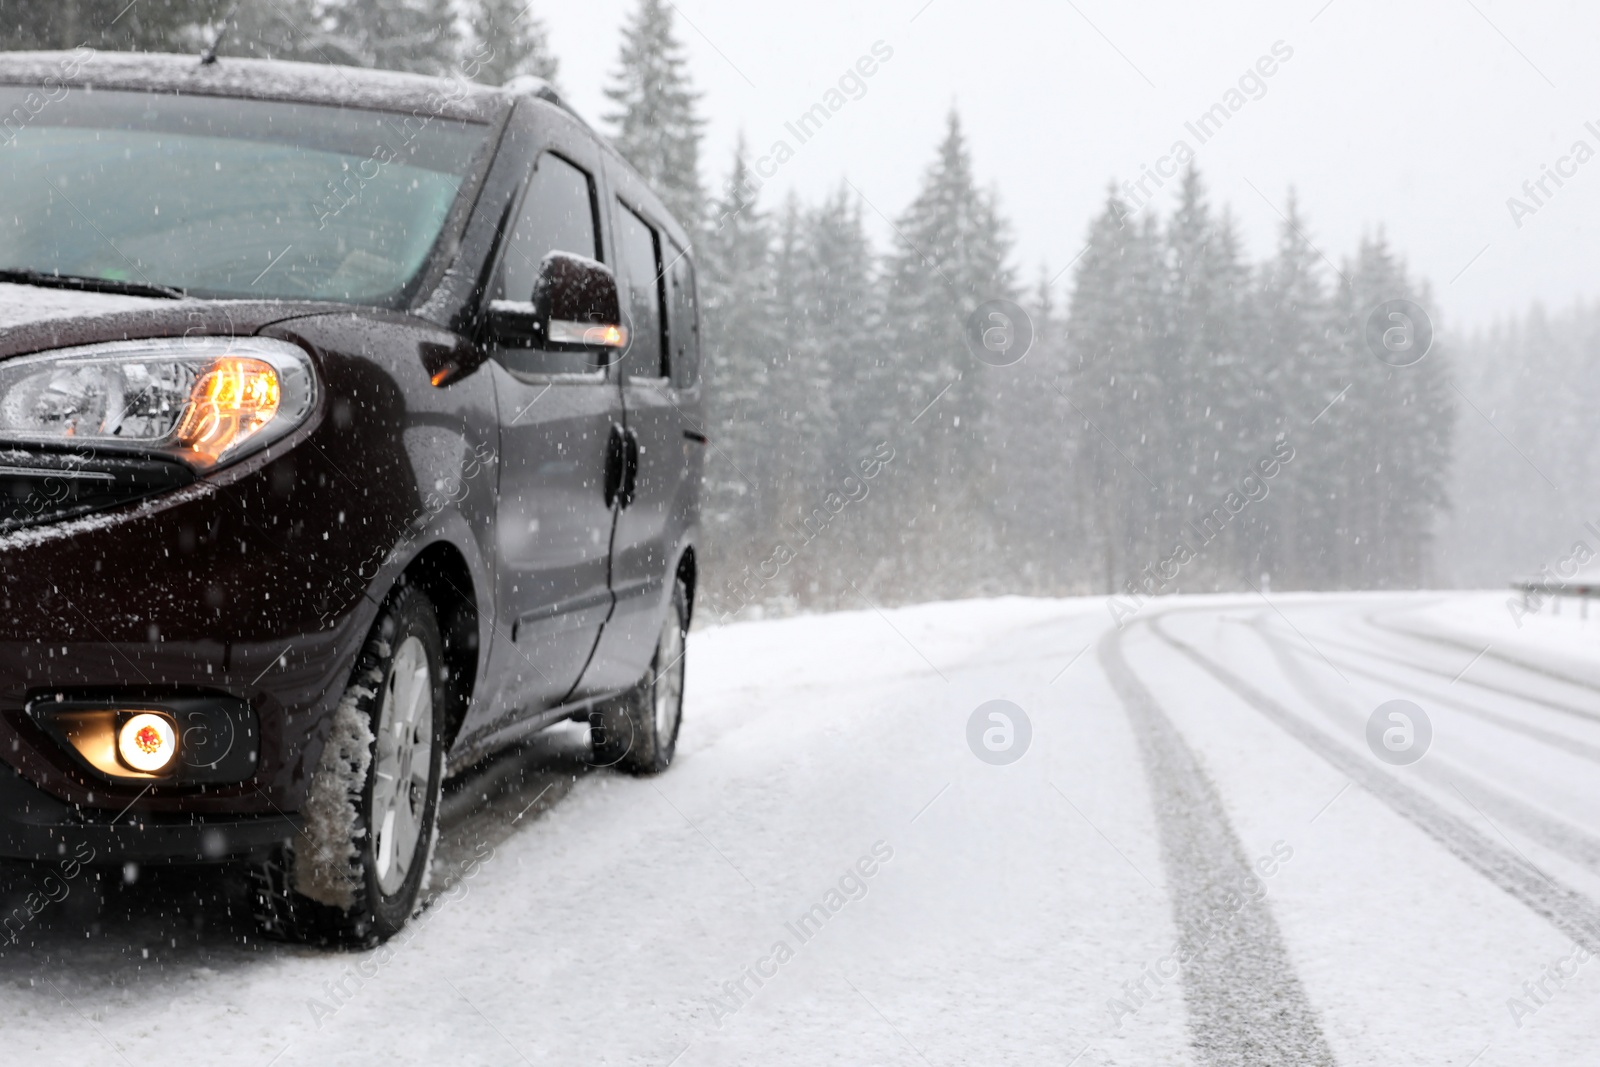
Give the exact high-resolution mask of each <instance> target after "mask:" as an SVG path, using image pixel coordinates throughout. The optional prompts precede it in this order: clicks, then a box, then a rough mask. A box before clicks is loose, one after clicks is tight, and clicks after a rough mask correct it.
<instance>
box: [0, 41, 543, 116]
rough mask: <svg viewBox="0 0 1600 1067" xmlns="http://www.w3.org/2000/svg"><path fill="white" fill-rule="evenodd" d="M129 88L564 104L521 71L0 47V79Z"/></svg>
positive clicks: (445, 104)
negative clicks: (456, 74)
mask: <svg viewBox="0 0 1600 1067" xmlns="http://www.w3.org/2000/svg"><path fill="white" fill-rule="evenodd" d="M47 81H48V82H50V83H52V84H54V83H60V84H62V85H65V86H69V87H73V86H93V87H96V88H102V89H132V90H143V91H146V92H163V93H177V94H184V93H188V94H194V95H198V96H229V97H237V98H240V99H251V100H278V101H288V102H293V103H307V104H328V105H333V106H342V107H360V108H372V109H375V110H380V111H400V112H405V113H408V114H411V113H418V114H426V115H432V116H434V117H436V118H448V119H462V120H466V121H475V122H486V121H489V120H490V119H491V118H493V117H494V116H495V115H496V114H498V113H500V112H501V111H502V110H503V109H504V108H505V107H506V106H507V105H509V104H510V102H511V101H512V100H513V99H514V98H515V97H517V96H536V97H539V98H541V99H544V100H547V101H549V102H550V103H553V104H557V105H558V106H562V107H565V105H564V104H562V102H561V100H560V98H559V97H558V96H557V95H556V93H555V91H554V90H553V89H551V88H550V86H549V85H548V84H547V83H544V82H541V81H538V80H537V79H526V78H524V79H518V81H517V83H516V84H515V85H514V86H512V87H510V88H507V89H502V88H497V87H494V86H487V85H479V84H477V83H475V82H470V81H466V80H464V79H454V78H435V77H429V76H427V75H422V74H405V73H401V72H399V71H392V70H369V69H366V68H362V67H343V66H335V65H333V64H322V63H296V62H291V61H288V60H280V59H234V58H231V57H229V56H226V55H224V56H221V57H219V58H218V59H217V60H216V61H215V62H212V63H202V62H201V61H200V57H199V56H196V55H164V54H160V53H153V52H99V51H94V50H92V49H88V48H84V49H79V50H78V51H77V52H0V85H39V84H44V83H46V82H47Z"/></svg>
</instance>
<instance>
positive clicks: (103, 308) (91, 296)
mask: <svg viewBox="0 0 1600 1067" xmlns="http://www.w3.org/2000/svg"><path fill="white" fill-rule="evenodd" d="M174 303H176V301H173V300H168V299H165V298H163V297H150V296H123V295H121V294H119V293H86V292H80V291H79V290H76V289H47V288H45V287H44V286H39V285H13V284H11V283H9V282H0V333H3V332H4V331H6V330H10V329H14V328H15V327H18V326H26V325H27V324H29V323H33V322H49V321H50V320H52V319H82V318H89V317H93V316H96V315H115V314H116V313H117V312H119V311H145V310H148V309H149V308H151V307H154V306H157V305H169V306H170V305H172V304H174Z"/></svg>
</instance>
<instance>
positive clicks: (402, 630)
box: [256, 586, 446, 944]
mask: <svg viewBox="0 0 1600 1067" xmlns="http://www.w3.org/2000/svg"><path fill="white" fill-rule="evenodd" d="M443 665H444V642H443V640H442V639H441V637H440V634H439V624H438V621H437V619H436V618H435V616H434V612H433V607H432V605H431V604H430V603H429V602H428V598H427V597H426V596H424V595H423V594H422V592H421V591H420V590H417V589H415V588H412V587H409V586H408V587H403V588H401V589H400V590H399V591H398V592H396V593H395V594H394V595H393V596H392V597H391V598H390V599H389V601H388V603H387V604H386V605H385V607H384V610H383V611H382V612H381V613H380V614H379V617H378V621H377V622H376V623H375V624H374V626H373V629H372V633H371V635H370V636H369V638H368V640H367V644H366V647H365V649H364V650H363V651H362V653H361V656H360V658H359V660H358V661H357V663H356V669H355V672H354V673H353V674H352V676H351V680H350V685H349V687H348V688H347V689H346V690H345V692H344V696H343V697H342V698H341V699H340V701H339V705H338V708H337V709H336V710H335V712H334V721H333V728H332V731H331V733H330V736H329V738H328V742H327V745H326V746H325V747H324V749H323V754H322V759H321V760H320V762H319V763H318V765H317V771H316V773H315V774H314V775H313V776H312V780H311V791H310V795H309V797H308V798H307V800H306V805H305V811H304V815H305V828H304V830H302V831H301V833H300V835H299V836H298V837H296V838H294V839H292V840H291V842H290V843H289V845H288V846H287V847H286V848H284V849H282V850H280V853H279V855H278V856H276V857H274V859H273V860H271V861H269V862H268V863H267V864H266V866H265V868H264V869H263V870H262V871H261V872H260V878H259V879H258V888H257V894H256V897H257V917H258V920H259V921H260V922H261V925H262V926H263V927H264V928H265V929H266V931H267V932H268V933H271V934H274V935H276V936H279V937H284V938H287V939H290V940H297V941H317V942H333V943H346V944H348V943H372V942H375V941H382V940H385V939H387V938H389V937H392V936H393V935H394V934H395V933H397V932H398V931H399V930H400V928H401V927H402V926H404V925H405V923H406V920H407V919H409V918H410V917H411V913H412V911H413V910H414V909H415V908H416V904H417V898H418V896H419V895H420V894H421V891H422V887H423V885H424V884H425V882H426V877H427V868H428V864H429V862H430V860H431V858H432V855H433V843H434V839H435V837H436V836H437V835H436V833H435V829H436V825H437V819H438V815H439V793H440V785H441V782H442V780H443V770H444V744H443V725H444V718H445V709H446V704H445V700H446V687H445V682H444V670H443Z"/></svg>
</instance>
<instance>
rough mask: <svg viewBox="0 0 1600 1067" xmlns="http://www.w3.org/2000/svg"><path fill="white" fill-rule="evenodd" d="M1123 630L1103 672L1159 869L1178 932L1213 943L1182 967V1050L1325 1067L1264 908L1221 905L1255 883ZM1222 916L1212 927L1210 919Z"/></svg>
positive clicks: (1103, 645) (1216, 1061) (1316, 1030)
mask: <svg viewBox="0 0 1600 1067" xmlns="http://www.w3.org/2000/svg"><path fill="white" fill-rule="evenodd" d="M1123 632H1124V631H1122V630H1112V631H1109V632H1107V633H1106V635H1105V636H1104V637H1103V638H1101V640H1100V647H1099V658H1100V665H1101V668H1102V669H1103V670H1104V671H1105V674H1106V677H1107V679H1109V681H1110V683H1111V688H1112V690H1113V691H1114V692H1115V693H1116V694H1117V698H1118V699H1119V700H1120V701H1121V702H1122V705H1123V707H1124V708H1125V709H1126V711H1127V713H1128V718H1129V720H1130V721H1131V722H1132V724H1133V731H1134V735H1135V736H1136V737H1137V738H1138V743H1139V754H1140V757H1141V760H1142V762H1143V763H1144V768H1145V777H1146V779H1147V780H1148V782H1149V785H1150V792H1151V797H1152V802H1153V806H1154V808H1155V810H1156V817H1157V820H1158V822H1159V826H1160V834H1161V862H1162V866H1163V868H1165V871H1166V876H1167V886H1168V890H1169V893H1170V895H1171V897H1172V910H1173V920H1174V922H1175V923H1176V925H1177V927H1178V929H1179V930H1181V931H1189V930H1197V929H1207V928H1209V929H1210V931H1212V932H1214V934H1215V936H1214V937H1213V938H1212V939H1211V940H1210V941H1209V942H1208V943H1207V944H1205V945H1204V946H1203V947H1201V948H1199V950H1198V951H1197V952H1196V953H1195V955H1194V957H1193V959H1192V960H1191V961H1190V962H1189V963H1188V964H1187V965H1186V966H1185V967H1184V968H1183V971H1182V974H1183V996H1184V1003H1185V1006H1186V1007H1187V1008H1188V1014H1189V1034H1190V1042H1191V1044H1192V1045H1193V1047H1194V1050H1195V1052H1196V1054H1197V1056H1198V1059H1199V1061H1200V1062H1201V1063H1202V1064H1206V1065H1208V1067H1246V1065H1262V1067H1269V1065H1270V1067H1279V1065H1283V1064H1295V1065H1297V1067H1324V1065H1326V1067H1332V1065H1333V1063H1334V1058H1333V1053H1332V1051H1331V1050H1330V1049H1329V1047H1328V1044H1327V1041H1326V1039H1325V1038H1324V1037H1323V1034H1322V1027H1321V1024H1320V1022H1319V1021H1318V1019H1317V1014H1316V1012H1315V1011H1314V1010H1313V1009H1312V1007H1311V1004H1310V1002H1309V1001H1308V1000H1307V999H1306V995H1305V990H1304V988H1303V987H1302V986H1301V984H1300V979H1299V977H1298V976H1297V975H1296V974H1295V971H1294V966H1293V964H1292V963H1291V962H1290V960H1289V954H1288V952H1287V950H1286V949H1285V948H1284V944H1283V937H1282V935H1281V934H1280V933H1279V931H1278V925H1277V923H1276V921H1275V920H1274V919H1273V917H1272V912H1271V909H1270V908H1269V907H1268V906H1267V905H1266V903H1265V900H1264V899H1263V900H1262V901H1258V902H1257V903H1256V904H1254V905H1251V906H1247V907H1245V908H1242V909H1237V910H1235V909H1234V908H1232V907H1230V906H1229V903H1228V897H1229V896H1230V895H1231V894H1232V893H1233V891H1234V890H1235V888H1236V887H1238V886H1239V885H1241V884H1248V883H1249V882H1251V881H1252V880H1253V878H1254V876H1253V875H1252V873H1251V870H1250V864H1249V861H1248V859H1247V858H1246V856H1245V852H1244V847H1243V846H1242V845H1241V844H1240V843H1239V838H1238V835H1237V834H1236V833H1235V832H1234V829H1233V824H1232V823H1230V822H1229V821H1228V814H1227V811H1226V809H1225V808H1224V807H1223V804H1222V798H1221V796H1220V795H1218V793H1217V789H1216V786H1215V785H1213V784H1212V782H1211V779H1210V778H1209V777H1207V776H1206V773H1205V770H1204V768H1202V767H1201V766H1200V761H1199V760H1198V759H1197V758H1196V757H1195V754H1194V752H1193V751H1192V750H1191V749H1190V748H1189V746H1188V745H1187V744H1186V743H1185V742H1184V740H1183V737H1182V736H1181V735H1180V734H1179V733H1178V729H1177V727H1176V726H1174V725H1173V724H1172V720H1171V719H1169V718H1168V717H1167V714H1166V712H1164V711H1162V710H1161V707H1160V705H1159V704H1157V703H1156V700H1155V698H1154V697H1153V696H1152V695H1151V693H1150V691H1149V690H1148V689H1146V688H1145V686H1144V684H1143V683H1141V682H1140V681H1139V680H1138V678H1137V677H1136V676H1135V675H1134V673H1133V670H1132V669H1131V668H1130V667H1129V666H1128V662H1127V660H1126V659H1125V658H1124V657H1123V654H1122V636H1123ZM1221 915H1227V916H1230V917H1229V918H1227V919H1224V920H1222V921H1220V922H1218V921H1217V917H1218V916H1221Z"/></svg>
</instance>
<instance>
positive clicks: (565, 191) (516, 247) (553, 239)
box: [497, 152, 600, 300]
mask: <svg viewBox="0 0 1600 1067" xmlns="http://www.w3.org/2000/svg"><path fill="white" fill-rule="evenodd" d="M594 209H595V196H594V180H593V179H592V178H590V177H589V175H588V174H585V173H584V172H583V171H581V170H579V169H578V168H577V167H575V166H573V165H572V164H571V163H568V162H567V161H566V160H564V159H562V158H561V157H560V156H558V155H555V154H553V153H550V152H546V153H545V154H544V155H542V156H540V157H539V163H538V165H537V166H536V167H535V168H534V172H533V176H532V177H531V178H529V179H528V192H527V195H526V196H524V197H523V200H522V213H521V214H520V215H518V216H517V224H516V225H515V226H514V227H512V230H511V239H510V241H509V242H507V247H506V253H505V258H504V259H503V260H502V266H501V270H500V285H499V286H498V287H497V288H498V293H497V295H498V296H500V297H502V298H503V299H506V300H527V299H528V298H529V297H531V296H532V295H533V281H534V276H535V275H537V274H538V273H539V263H540V261H541V260H543V259H544V257H545V255H546V254H547V253H550V252H556V251H560V252H576V253H577V254H579V255H582V256H590V257H592V258H594V259H599V258H600V240H599V231H598V228H597V227H596V226H595V210H594Z"/></svg>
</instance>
